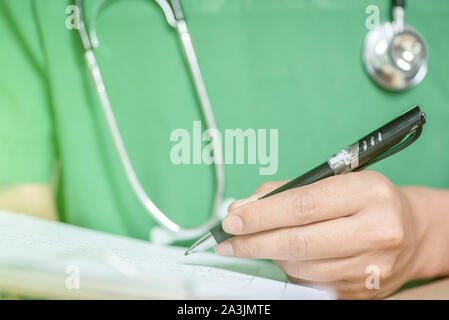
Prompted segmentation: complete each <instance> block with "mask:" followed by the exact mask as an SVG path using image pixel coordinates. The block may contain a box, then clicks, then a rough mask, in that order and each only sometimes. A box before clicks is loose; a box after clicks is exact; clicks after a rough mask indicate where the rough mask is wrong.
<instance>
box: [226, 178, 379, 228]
mask: <svg viewBox="0 0 449 320" xmlns="http://www.w3.org/2000/svg"><path fill="white" fill-rule="evenodd" d="M367 185H369V183H367V182H366V179H364V178H362V177H360V173H356V174H353V173H352V174H347V175H344V176H335V177H330V178H327V179H324V180H321V181H318V182H316V183H313V184H311V185H308V186H304V187H301V188H295V189H291V190H287V191H284V192H281V193H279V194H276V195H273V196H271V197H268V198H265V199H260V200H257V196H252V197H250V200H249V201H246V202H245V201H243V202H240V204H239V205H236V206H233V207H232V208H230V213H229V215H228V216H227V217H226V218H225V219H224V221H223V229H224V230H225V231H226V232H228V233H231V234H248V233H255V232H260V231H264V230H271V229H276V228H283V227H290V226H301V225H306V224H310V223H313V222H318V221H324V220H329V219H334V218H338V217H344V216H348V215H351V214H353V213H355V212H357V210H358V209H360V208H362V207H363V206H364V205H365V202H366V197H365V196H364V194H367V193H369V192H370V190H369V188H367Z"/></svg>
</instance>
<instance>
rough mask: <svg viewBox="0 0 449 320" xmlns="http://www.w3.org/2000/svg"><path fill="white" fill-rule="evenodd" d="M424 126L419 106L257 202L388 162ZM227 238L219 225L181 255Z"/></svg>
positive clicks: (422, 114)
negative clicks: (386, 160) (382, 161)
mask: <svg viewBox="0 0 449 320" xmlns="http://www.w3.org/2000/svg"><path fill="white" fill-rule="evenodd" d="M425 123H426V116H425V114H424V112H422V111H421V109H420V108H419V106H415V107H413V108H412V109H410V110H409V111H407V112H405V113H403V114H401V115H400V116H399V117H397V118H396V119H394V120H392V121H390V122H388V123H387V124H385V125H384V126H382V127H381V128H379V129H377V130H375V131H373V132H371V133H370V134H368V135H366V136H364V137H363V138H362V139H360V140H358V141H357V142H356V143H354V144H351V145H349V146H348V147H346V148H344V149H343V150H341V151H340V152H338V153H336V154H335V155H333V156H332V157H330V158H329V159H327V161H325V162H324V163H322V164H320V165H319V166H317V167H316V168H314V169H312V170H310V171H308V172H307V173H305V174H303V175H301V176H299V177H297V178H296V179H293V180H291V181H289V182H287V183H286V184H284V185H282V186H280V187H279V188H277V189H275V190H273V191H271V192H270V193H268V194H266V195H264V196H262V197H261V198H259V200H260V199H263V198H267V197H269V196H272V195H275V194H277V193H279V192H282V191H285V190H289V189H293V188H298V187H302V186H305V185H308V184H311V183H313V182H316V181H319V180H322V179H325V178H327V177H330V176H333V175H338V174H345V173H348V172H351V171H359V170H362V169H364V168H366V167H368V166H370V165H372V164H373V163H376V162H378V161H380V160H382V159H385V158H388V157H389V156H391V155H393V154H395V153H397V152H399V151H401V150H402V149H404V148H406V147H408V146H409V145H411V144H412V143H413V142H414V141H416V139H418V137H419V136H420V134H421V131H422V127H423V125H424V124H425ZM231 237H232V235H231V234H228V233H226V232H225V231H224V230H223V228H222V226H221V223H220V224H218V225H217V226H216V227H214V228H213V229H212V230H211V231H210V232H209V233H207V234H206V235H205V236H203V237H202V238H201V239H199V240H198V241H197V242H196V243H195V244H194V245H193V246H192V247H191V248H190V249H189V250H187V251H186V252H185V255H189V254H191V253H193V252H197V251H204V250H207V249H209V248H212V247H214V246H216V245H217V244H219V243H220V242H223V241H225V240H227V239H229V238H231Z"/></svg>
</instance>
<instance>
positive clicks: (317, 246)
mask: <svg viewBox="0 0 449 320" xmlns="http://www.w3.org/2000/svg"><path fill="white" fill-rule="evenodd" d="M283 183H284V182H277V183H268V184H263V185H262V186H261V187H259V189H258V190H256V192H255V193H254V194H253V196H252V197H250V198H248V199H244V200H240V201H237V202H235V203H233V204H232V205H231V206H230V208H229V215H228V216H227V217H226V218H225V219H224V221H223V228H224V230H225V231H226V232H228V233H231V234H234V235H237V236H235V237H232V238H231V239H229V240H227V241H225V242H223V243H221V244H219V245H218V246H216V247H215V251H216V252H217V254H221V255H224V256H236V257H241V258H254V259H272V260H274V262H275V263H276V264H277V265H278V266H279V267H280V268H281V269H282V270H283V271H284V272H285V273H286V274H287V276H288V277H289V279H290V280H291V281H292V282H296V283H301V284H306V285H319V286H329V287H331V288H333V289H334V290H335V291H336V293H337V294H338V297H339V298H343V299H345V298H350V299H366V298H381V297H385V296H387V295H389V294H391V293H393V292H394V291H395V290H397V289H398V288H399V287H400V286H401V285H403V284H404V283H405V282H407V281H410V280H412V279H417V278H420V277H425V276H430V275H431V274H432V275H434V274H435V273H437V272H436V271H435V270H434V269H435V268H433V264H432V263H428V262H426V261H428V260H429V257H428V256H426V252H425V251H429V250H427V249H431V250H430V251H432V245H431V242H432V241H431V240H430V239H429V237H428V236H427V234H428V233H426V232H425V231H426V230H427V229H429V228H430V226H431V221H430V219H431V217H432V215H431V214H430V213H428V212H426V214H418V213H417V212H416V210H412V207H413V205H415V206H416V207H420V206H419V205H418V204H416V203H413V204H412V201H411V200H410V199H411V198H413V197H415V196H416V197H418V198H419V196H418V195H419V193H420V191H419V188H415V189H414V188H409V189H407V188H398V187H396V186H394V185H393V184H392V183H391V182H390V181H389V180H388V179H387V178H386V177H384V176H383V175H381V174H379V173H377V172H374V171H361V172H357V173H349V174H346V175H341V176H334V177H330V178H327V179H324V180H322V181H319V182H316V183H313V184H311V185H308V186H305V187H301V188H296V189H291V190H288V191H285V192H282V193H279V194H276V195H274V196H271V197H268V198H265V199H261V200H257V199H258V198H260V197H261V196H262V195H264V194H266V193H268V192H269V191H271V190H273V189H275V188H277V187H278V186H279V185H281V184H283ZM416 189H418V190H416ZM422 189H424V188H422ZM424 193H425V192H424ZM445 196H447V194H445ZM448 199H449V198H448ZM256 200H257V201H256ZM415 202H416V201H415ZM446 215H447V214H446ZM427 216H428V217H429V219H427V218H423V217H427ZM426 219H427V220H426ZM445 223H447V221H445ZM447 227H448V225H446V229H445V228H443V230H447ZM440 229H441V228H440ZM446 233H447V231H446ZM443 234H444V231H443ZM443 237H445V236H443ZM439 239H441V237H440V238H439ZM424 240H426V241H424ZM429 241H430V243H429ZM439 243H441V241H440V242H439ZM445 245H446V246H445ZM441 246H443V247H445V249H446V248H447V240H446V242H444V243H443V244H442V245H440V246H439V247H441ZM424 249H425V250H424ZM433 249H435V248H433ZM436 260H437V259H436V258H435V259H433V260H431V261H436ZM438 262H441V259H440V260H439V261H438ZM446 262H447V261H445V263H446ZM370 276H371V278H370V279H368V277H370ZM377 276H379V278H378V280H379V283H378V284H379V288H377V289H376V288H375V287H374V288H373V285H374V286H375V284H376V280H375V279H376V278H375V277H377ZM367 279H368V281H369V282H370V283H368V285H367ZM370 284H371V285H370Z"/></svg>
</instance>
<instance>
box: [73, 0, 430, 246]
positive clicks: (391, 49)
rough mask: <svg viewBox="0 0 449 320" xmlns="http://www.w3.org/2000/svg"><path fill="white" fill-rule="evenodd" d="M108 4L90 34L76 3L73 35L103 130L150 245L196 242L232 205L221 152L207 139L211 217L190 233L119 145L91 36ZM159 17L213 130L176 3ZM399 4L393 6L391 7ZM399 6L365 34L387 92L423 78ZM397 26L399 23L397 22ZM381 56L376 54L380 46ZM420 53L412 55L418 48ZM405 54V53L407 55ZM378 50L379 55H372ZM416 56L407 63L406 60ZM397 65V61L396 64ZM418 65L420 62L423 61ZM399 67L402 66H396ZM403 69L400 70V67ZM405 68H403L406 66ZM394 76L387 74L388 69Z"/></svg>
mask: <svg viewBox="0 0 449 320" xmlns="http://www.w3.org/2000/svg"><path fill="white" fill-rule="evenodd" d="M107 1H108V0H101V1H100V2H99V3H98V5H97V6H96V8H95V9H94V12H93V15H92V18H91V20H90V23H89V27H90V32H88V31H87V29H86V23H85V20H84V15H83V11H82V8H83V1H82V0H75V4H76V6H77V7H78V8H79V14H80V21H79V26H78V33H79V36H80V38H81V43H82V45H83V49H84V57H85V60H86V64H87V67H88V71H89V74H90V76H91V78H92V81H93V85H94V88H95V91H96V93H97V95H98V98H99V101H100V104H101V107H102V110H103V113H104V116H105V118H106V121H107V125H108V128H109V131H110V134H111V136H112V139H113V142H114V146H115V148H116V150H117V153H118V156H119V159H120V162H121V165H122V167H123V170H124V172H125V174H126V177H127V179H128V182H129V183H130V185H131V188H132V190H133V191H134V193H135V195H136V196H137V198H138V200H139V201H140V203H141V204H142V206H143V207H144V209H145V211H146V212H147V213H148V214H149V215H150V216H151V217H152V218H154V219H155V220H156V221H157V222H158V224H159V226H160V227H154V228H153V229H152V230H151V231H150V240H151V241H153V242H156V243H171V242H174V241H177V240H189V239H195V238H198V237H200V236H202V235H203V234H205V233H206V232H207V231H209V230H210V229H211V228H212V227H213V226H214V225H216V224H217V223H218V222H219V221H220V220H221V219H222V218H223V217H224V216H225V215H226V214H227V207H228V205H229V204H230V203H231V202H232V201H233V199H224V197H223V194H224V190H225V170H224V165H223V161H222V157H223V150H222V147H221V144H220V143H219V141H215V139H211V143H212V148H213V157H214V167H215V180H216V181H215V182H216V185H215V195H214V199H213V208H212V214H211V217H210V218H209V219H208V220H207V221H206V222H204V223H203V224H201V225H200V226H198V227H195V228H182V227H181V226H180V225H178V224H176V223H175V222H174V221H173V220H171V219H170V218H168V217H167V215H165V214H164V213H163V212H162V211H161V210H160V209H159V208H158V207H157V206H156V205H155V203H154V202H153V201H152V200H151V198H150V197H149V196H148V194H147V193H146V192H145V190H144V188H143V187H142V185H141V183H140V181H139V178H138V177H137V175H136V172H135V170H134V167H133V165H132V163H131V161H130V159H129V156H128V152H127V150H126V147H125V145H124V143H123V140H122V137H121V134H120V130H119V128H118V125H117V122H116V119H115V116H114V113H113V111H112V108H111V103H110V100H109V97H108V94H107V91H106V87H105V84H104V82H103V79H102V75H101V71H100V67H99V65H98V63H97V59H96V57H95V54H94V51H95V49H96V48H98V47H99V44H100V43H99V40H98V37H97V33H96V19H97V16H98V13H99V11H100V10H101V8H102V7H103V6H104V5H105V3H106V2H107ZM155 1H156V3H157V4H158V5H159V6H160V7H161V9H162V11H163V12H164V15H165V18H166V20H167V23H168V24H169V25H170V26H171V27H173V28H174V29H175V30H176V33H177V34H178V39H179V43H180V46H181V49H182V51H183V54H184V59H185V62H186V64H187V66H188V68H189V71H190V75H191V78H192V82H193V84H194V87H195V91H196V94H197V97H198V100H199V104H200V107H201V112H202V115H203V117H204V122H205V125H206V127H207V129H209V130H211V129H215V130H216V129H217V126H216V122H215V116H214V113H213V110H212V108H211V104H210V100H209V96H208V94H207V90H206V86H205V84H204V81H203V77H202V75H201V70H200V67H199V64H198V59H197V56H196V53H195V50H194V47H193V43H192V38H191V36H190V34H189V31H188V28H187V24H186V21H185V16H184V13H183V11H182V8H181V5H180V2H179V0H155ZM397 2H402V3H403V1H393V3H394V4H395V3H397ZM401 8H403V6H397V5H395V6H394V12H395V20H394V22H393V23H385V24H383V25H380V26H378V27H376V28H375V29H373V30H372V31H370V33H369V34H368V35H367V37H366V40H365V52H364V55H363V56H364V61H365V65H366V68H367V70H368V73H369V74H370V76H371V77H372V78H373V79H374V80H375V81H376V82H377V83H378V84H379V85H381V86H382V87H384V88H386V89H392V90H402V89H406V88H408V87H411V86H412V85H416V84H417V83H419V82H420V81H421V80H422V78H424V75H425V72H426V60H425V59H426V47H425V44H424V41H423V40H422V38H421V37H420V36H419V34H418V33H417V32H416V31H414V30H413V29H412V28H411V27H409V26H405V25H404V24H403V11H399V9H401ZM401 21H402V22H401ZM379 43H382V46H385V50H382V52H381V50H378V49H379V47H380V46H381V45H380V44H379ZM418 47H419V48H420V49H421V50H420V51H416V49H417V48H418ZM409 49H410V50H409ZM376 50H378V52H376ZM415 53H418V55H416V57H415V56H412V57H410V56H409V55H410V54H412V55H414V54H415ZM401 59H402V60H401ZM422 59H423V60H422ZM401 61H404V62H401ZM403 64H404V65H403ZM405 64H407V65H405ZM392 68H393V69H394V71H391V69H392Z"/></svg>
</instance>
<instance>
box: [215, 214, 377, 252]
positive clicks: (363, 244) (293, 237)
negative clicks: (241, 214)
mask: <svg viewBox="0 0 449 320" xmlns="http://www.w3.org/2000/svg"><path fill="white" fill-rule="evenodd" d="M364 223H365V221H364V220H363V218H361V217H357V216H352V217H344V218H338V219H334V220H329V221H326V222H322V223H316V224H310V225H306V226H300V227H291V228H282V229H276V230H268V231H263V232H259V233H255V234H250V235H240V236H235V237H232V238H230V239H229V240H226V241H225V242H222V243H220V244H219V245H217V246H216V247H215V251H216V252H217V253H218V254H220V255H224V256H236V257H241V258H250V259H274V260H316V259H329V258H340V257H349V256H353V255H356V254H359V253H361V252H363V251H365V250H367V249H368V248H369V247H370V242H369V238H367V237H364V233H363V232H360V230H365V229H366V226H365V225H364Z"/></svg>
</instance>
